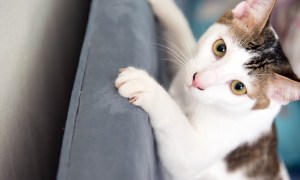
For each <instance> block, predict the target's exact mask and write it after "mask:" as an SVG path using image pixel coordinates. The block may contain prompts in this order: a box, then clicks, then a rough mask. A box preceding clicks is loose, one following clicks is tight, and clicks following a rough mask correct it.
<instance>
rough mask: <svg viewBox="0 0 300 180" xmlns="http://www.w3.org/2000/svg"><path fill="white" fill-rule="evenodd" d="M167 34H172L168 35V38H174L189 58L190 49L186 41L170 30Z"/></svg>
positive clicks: (190, 55) (190, 54)
mask: <svg viewBox="0 0 300 180" xmlns="http://www.w3.org/2000/svg"><path fill="white" fill-rule="evenodd" d="M168 36H172V37H169V38H171V39H174V40H175V41H177V43H178V44H179V45H180V46H181V47H182V49H183V50H184V51H185V54H186V56H187V57H188V58H187V60H189V59H191V57H192V51H191V50H190V48H189V47H188V45H187V44H186V42H185V41H184V40H183V38H182V37H179V36H178V35H177V36H176V35H175V33H171V32H169V34H168ZM167 38H168V37H167Z"/></svg>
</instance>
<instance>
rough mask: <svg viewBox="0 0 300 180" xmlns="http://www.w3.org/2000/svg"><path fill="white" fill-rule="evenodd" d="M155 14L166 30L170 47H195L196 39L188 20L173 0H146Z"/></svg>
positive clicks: (191, 48)
mask: <svg viewBox="0 0 300 180" xmlns="http://www.w3.org/2000/svg"><path fill="white" fill-rule="evenodd" d="M148 2H149V4H150V5H151V7H152V10H153V12H154V14H155V16H156V17H157V18H158V19H159V21H160V22H161V24H162V25H163V27H164V28H165V30H166V33H165V34H166V35H167V39H168V40H169V41H170V43H172V44H169V46H170V47H172V45H176V46H177V47H179V48H180V49H182V50H184V51H186V49H188V50H189V51H192V50H193V49H194V48H195V47H196V40H195V38H194V36H193V33H192V30H191V28H190V27H189V24H188V21H187V20H186V18H185V16H184V15H183V13H182V12H181V10H180V9H179V8H178V7H177V5H176V4H175V2H174V0H148Z"/></svg>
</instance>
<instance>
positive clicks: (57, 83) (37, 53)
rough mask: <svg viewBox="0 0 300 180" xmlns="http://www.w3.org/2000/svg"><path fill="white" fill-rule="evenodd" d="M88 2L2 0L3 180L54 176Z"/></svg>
mask: <svg viewBox="0 0 300 180" xmlns="http://www.w3.org/2000/svg"><path fill="white" fill-rule="evenodd" d="M89 3H90V2H89V1H88V0H76V1H73V0H63V1H61V0H26V1H23V0H13V1H11V0H0V180H53V179H55V177H56V171H57V167H58V161H59V155H60V149H61V143H62V136H63V133H64V125H65V121H66V117H67V111H68V107H69V100H70V95H71V90H72V87H73V81H74V77H75V73H76V69H77V63H78V60H79V55H80V50H81V46H82V42H83V38H84V34H85V29H86V22H87V18H88V13H89Z"/></svg>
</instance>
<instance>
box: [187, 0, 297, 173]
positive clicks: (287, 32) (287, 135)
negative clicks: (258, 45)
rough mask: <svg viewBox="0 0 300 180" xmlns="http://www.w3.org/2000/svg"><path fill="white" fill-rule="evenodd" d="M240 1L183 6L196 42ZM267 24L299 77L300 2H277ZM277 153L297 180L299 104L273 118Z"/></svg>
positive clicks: (204, 0) (194, 0) (196, 1)
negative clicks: (276, 138)
mask: <svg viewBox="0 0 300 180" xmlns="http://www.w3.org/2000/svg"><path fill="white" fill-rule="evenodd" d="M239 2H240V0H225V1H224V0H190V1H188V2H186V4H184V6H183V7H184V9H185V12H186V15H187V17H188V19H189V21H190V24H191V27H192V30H193V32H194V35H195V37H196V38H199V37H200V36H201V35H202V34H203V32H205V31H206V29H207V28H208V27H209V26H210V25H211V24H213V23H214V22H215V21H216V20H217V19H218V18H219V17H220V16H221V15H223V13H224V12H225V11H226V10H227V9H232V8H234V7H235V5H237V4H238V3H239ZM271 23H272V25H273V27H274V29H275V30H276V32H277V33H278V35H279V37H280V41H281V44H282V46H283V49H284V51H285V53H286V55H287V57H288V58H289V60H290V62H291V64H292V66H293V68H294V71H295V73H296V74H297V75H298V77H300V49H299V47H300V1H299V0H277V4H276V7H275V10H274V11H273V14H272V17H271ZM276 125H277V129H278V134H279V153H280V156H281V157H282V158H283V160H284V161H285V163H286V165H287V166H288V168H289V171H290V173H291V174H293V175H294V176H295V179H300V176H297V174H300V102H293V103H290V104H289V105H288V106H287V107H284V108H283V109H282V112H281V114H280V115H279V116H278V117H277V118H276Z"/></svg>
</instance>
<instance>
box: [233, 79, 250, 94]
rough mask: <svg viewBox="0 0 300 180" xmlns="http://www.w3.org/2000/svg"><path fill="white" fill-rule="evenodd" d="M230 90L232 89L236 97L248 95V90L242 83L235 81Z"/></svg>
mask: <svg viewBox="0 0 300 180" xmlns="http://www.w3.org/2000/svg"><path fill="white" fill-rule="evenodd" d="M230 88H231V90H232V92H233V93H234V94H236V95H244V94H247V88H246V86H245V85H244V84H243V83H242V82H241V81H238V80H233V81H232V83H231V85H230Z"/></svg>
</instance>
